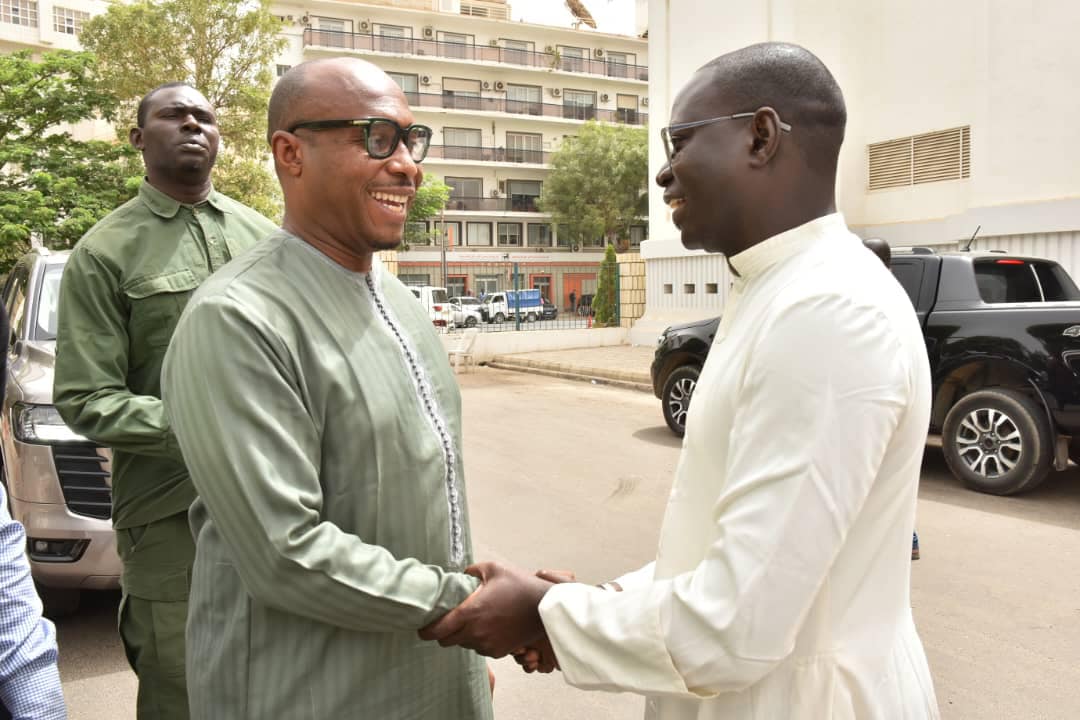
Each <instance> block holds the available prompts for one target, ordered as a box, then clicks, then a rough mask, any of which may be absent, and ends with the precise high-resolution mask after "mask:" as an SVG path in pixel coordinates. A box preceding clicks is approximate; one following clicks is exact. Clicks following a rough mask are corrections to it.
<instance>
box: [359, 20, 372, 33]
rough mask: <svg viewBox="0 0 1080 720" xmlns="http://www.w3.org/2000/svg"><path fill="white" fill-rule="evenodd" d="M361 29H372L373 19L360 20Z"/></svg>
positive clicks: (365, 30)
mask: <svg viewBox="0 0 1080 720" xmlns="http://www.w3.org/2000/svg"><path fill="white" fill-rule="evenodd" d="M360 29H361V30H363V31H364V32H367V31H368V30H370V29H371V21H370V20H361V21H360Z"/></svg>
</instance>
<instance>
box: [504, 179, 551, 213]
mask: <svg viewBox="0 0 1080 720" xmlns="http://www.w3.org/2000/svg"><path fill="white" fill-rule="evenodd" d="M543 187H544V184H543V183H542V182H540V181H539V180H507V181H506V193H507V195H509V196H510V209H511V210H513V211H514V212H539V211H540V210H539V208H538V207H537V205H536V203H537V200H539V199H540V190H541V189H542V188H543Z"/></svg>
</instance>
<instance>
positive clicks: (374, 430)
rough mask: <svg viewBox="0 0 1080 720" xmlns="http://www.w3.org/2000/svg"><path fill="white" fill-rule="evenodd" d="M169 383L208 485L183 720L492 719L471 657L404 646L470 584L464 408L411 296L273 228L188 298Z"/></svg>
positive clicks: (182, 432) (200, 480)
mask: <svg viewBox="0 0 1080 720" xmlns="http://www.w3.org/2000/svg"><path fill="white" fill-rule="evenodd" d="M162 380H163V390H164V398H165V403H166V409H167V411H168V414H169V417H170V419H171V421H172V423H173V426H174V428H175V431H176V434H177V436H178V438H179V440H180V444H181V447H182V448H183V452H184V457H185V459H186V460H187V463H188V467H189V469H190V471H191V477H192V481H193V482H194V484H195V487H196V490H197V491H198V493H199V499H198V500H197V501H196V502H195V505H194V506H193V509H192V526H193V530H194V531H195V535H196V543H197V554H196V561H195V572H194V577H193V581H192V591H191V601H190V608H189V618H188V683H189V691H190V696H191V698H192V708H191V711H192V717H193V718H195V719H196V720H199V719H203V718H229V719H230V720H232V719H236V718H251V719H252V720H254V719H255V718H260V719H261V718H267V717H288V718H290V719H299V720H303V719H305V718H310V719H311V720H323V719H326V718H335V719H337V718H343V719H347V718H357V720H359V719H360V718H380V720H392V719H394V718H401V719H402V720H405V718H410V719H413V720H423V719H425V718H430V719H431V720H436V719H437V718H438V719H440V720H445V719H447V718H455V719H457V720H469V719H471V718H489V717H491V705H490V696H489V693H488V690H487V687H486V671H485V669H484V663H483V661H482V659H481V658H479V657H478V656H476V655H475V654H473V653H471V652H469V651H465V650H462V649H460V648H455V649H443V648H440V647H439V646H438V645H436V644H433V643H423V642H421V641H420V640H419V639H418V638H417V636H416V630H417V629H418V628H420V627H422V626H424V625H425V624H427V623H429V622H431V621H432V620H434V619H435V618H437V617H439V616H441V615H442V614H443V613H445V612H447V611H448V610H450V609H451V608H453V607H455V606H456V605H457V604H458V603H460V602H461V601H462V600H464V599H465V598H466V597H467V596H468V595H469V593H471V592H472V591H473V590H474V589H475V588H476V581H475V580H474V579H473V578H471V577H469V576H467V575H465V574H463V573H462V572H461V570H462V568H464V567H465V565H466V564H468V562H470V561H471V547H470V538H469V533H468V518H467V511H466V506H465V496H464V486H463V482H462V480H463V478H462V463H461V452H460V448H461V422H460V396H459V393H458V390H457V385H456V382H455V379H454V376H453V373H452V372H451V371H450V369H449V366H448V364H447V360H446V355H445V353H444V351H443V350H442V346H441V344H440V343H439V340H438V337H437V336H436V335H435V333H434V330H433V328H432V326H431V322H430V320H428V318H427V315H426V313H425V312H424V310H423V308H422V307H421V306H420V305H419V304H418V303H416V301H415V299H414V298H413V297H412V294H411V293H410V292H409V291H408V290H407V289H406V288H405V287H404V286H402V285H401V283H400V282H399V281H398V280H397V279H396V278H394V277H393V276H391V275H389V274H386V273H383V272H381V271H380V269H379V268H378V266H377V267H376V268H375V269H374V270H373V271H372V272H371V273H363V274H361V273H351V272H348V271H346V270H344V269H343V268H341V267H340V266H338V265H336V264H334V263H332V262H331V261H330V260H329V259H327V258H326V257H325V256H323V255H322V254H321V253H318V252H317V251H316V250H314V249H313V248H311V247H310V246H308V245H307V244H306V243H304V242H303V241H301V240H299V239H297V238H295V237H293V236H291V235H288V234H286V233H279V234H277V235H275V236H272V237H271V238H269V239H267V240H266V241H265V242H264V243H261V244H260V245H259V246H258V247H256V248H255V249H253V250H252V251H251V252H250V253H248V254H247V255H245V256H244V257H243V258H241V259H240V260H239V261H237V262H235V263H233V264H231V265H230V266H229V267H227V268H226V269H225V270H223V271H222V272H220V273H218V274H216V275H215V276H213V277H212V278H211V279H210V280H209V281H208V282H207V283H206V284H205V285H204V286H203V287H202V288H201V289H200V290H199V291H198V292H197V293H196V294H195V296H194V298H193V299H192V301H191V303H190V304H189V306H188V309H187V310H186V311H185V313H184V316H183V318H182V319H181V321H180V323H179V325H178V327H177V330H176V333H175V335H174V337H173V341H172V344H171V345H170V349H169V352H168V354H167V356H166V360H165V366H164V371H163V376H162Z"/></svg>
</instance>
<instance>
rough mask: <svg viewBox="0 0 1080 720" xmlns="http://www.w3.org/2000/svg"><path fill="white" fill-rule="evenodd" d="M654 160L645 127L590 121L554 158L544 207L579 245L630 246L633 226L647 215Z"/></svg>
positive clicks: (561, 230)
mask: <svg viewBox="0 0 1080 720" xmlns="http://www.w3.org/2000/svg"><path fill="white" fill-rule="evenodd" d="M648 158H649V153H648V140H647V135H646V131H645V129H644V128H636V127H627V126H624V125H604V124H600V123H597V122H595V121H590V122H587V123H585V125H584V126H583V127H582V129H581V132H580V134H579V135H578V136H577V137H569V138H566V139H565V140H564V141H563V143H562V146H561V147H560V148H559V149H558V150H557V151H556V152H555V154H554V156H553V157H552V159H551V173H550V174H549V175H548V177H547V179H545V180H544V188H543V191H542V194H541V197H540V207H541V209H542V210H544V211H545V212H550V213H551V214H552V218H553V220H554V221H555V222H556V223H558V224H559V226H560V228H559V232H560V235H561V234H562V233H563V232H566V233H567V234H568V235H569V236H570V240H571V241H572V242H574V243H577V244H581V243H582V241H584V240H593V239H595V238H598V237H603V238H604V239H605V240H606V241H607V242H608V244H612V245H614V244H616V243H617V242H619V241H624V242H628V241H629V236H630V226H631V225H632V224H634V222H635V220H636V219H637V218H638V217H640V216H641V215H642V214H643V201H642V198H644V197H646V193H647V184H646V183H647V176H648V173H649V168H648V165H649V163H648Z"/></svg>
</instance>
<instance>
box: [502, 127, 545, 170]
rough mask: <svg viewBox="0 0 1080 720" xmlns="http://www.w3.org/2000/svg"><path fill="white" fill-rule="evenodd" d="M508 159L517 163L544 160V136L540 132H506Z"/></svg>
mask: <svg viewBox="0 0 1080 720" xmlns="http://www.w3.org/2000/svg"><path fill="white" fill-rule="evenodd" d="M506 161H507V162H515V163H542V162H544V136H543V135H542V134H540V133H521V132H507V133H506Z"/></svg>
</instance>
